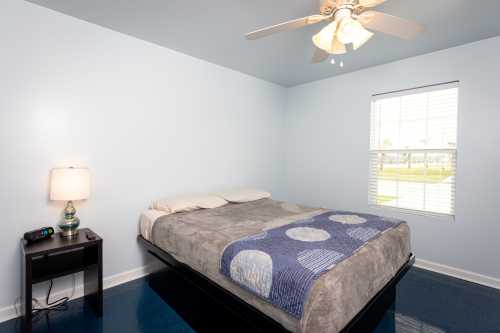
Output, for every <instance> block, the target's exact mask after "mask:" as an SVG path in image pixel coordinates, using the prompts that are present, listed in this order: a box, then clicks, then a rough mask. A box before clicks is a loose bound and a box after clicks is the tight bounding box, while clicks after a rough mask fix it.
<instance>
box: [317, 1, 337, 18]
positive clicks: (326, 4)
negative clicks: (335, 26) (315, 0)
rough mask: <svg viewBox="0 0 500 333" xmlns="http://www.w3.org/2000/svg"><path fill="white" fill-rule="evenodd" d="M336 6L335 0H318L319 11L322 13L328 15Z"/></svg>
mask: <svg viewBox="0 0 500 333" xmlns="http://www.w3.org/2000/svg"><path fill="white" fill-rule="evenodd" d="M335 7H337V0H320V6H319V12H320V13H321V14H322V15H330V14H331V13H333V11H334V10H335Z"/></svg>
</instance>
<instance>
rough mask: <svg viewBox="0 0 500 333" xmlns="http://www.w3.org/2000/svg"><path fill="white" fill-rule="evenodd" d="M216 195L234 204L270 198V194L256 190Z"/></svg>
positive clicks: (233, 191)
mask: <svg viewBox="0 0 500 333" xmlns="http://www.w3.org/2000/svg"><path fill="white" fill-rule="evenodd" d="M218 194H219V196H221V197H222V198H224V199H226V200H227V201H229V202H234V203H241V202H249V201H255V200H259V199H265V198H270V197H271V193H269V192H266V191H262V190H257V189H240V190H231V191H224V192H220V193H218Z"/></svg>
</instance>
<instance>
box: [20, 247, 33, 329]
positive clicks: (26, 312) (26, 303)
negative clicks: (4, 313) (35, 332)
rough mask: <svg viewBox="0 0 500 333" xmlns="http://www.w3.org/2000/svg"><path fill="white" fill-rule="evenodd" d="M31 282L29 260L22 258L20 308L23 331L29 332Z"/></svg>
mask: <svg viewBox="0 0 500 333" xmlns="http://www.w3.org/2000/svg"><path fill="white" fill-rule="evenodd" d="M31 299H32V280H31V260H30V259H29V258H26V257H24V256H23V287H22V297H21V307H22V313H23V320H22V326H23V331H24V332H27V333H30V332H31V319H32V313H31V311H32V301H31Z"/></svg>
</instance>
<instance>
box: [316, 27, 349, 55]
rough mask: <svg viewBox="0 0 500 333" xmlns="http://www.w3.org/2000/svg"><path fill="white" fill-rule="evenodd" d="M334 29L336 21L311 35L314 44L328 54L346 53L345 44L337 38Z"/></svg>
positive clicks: (335, 28)
mask: <svg viewBox="0 0 500 333" xmlns="http://www.w3.org/2000/svg"><path fill="white" fill-rule="evenodd" d="M336 31H337V21H334V22H332V23H330V24H329V25H327V26H326V27H324V28H323V29H322V30H321V31H320V32H318V33H317V34H316V35H314V36H313V38H312V40H313V43H314V45H316V47H317V48H320V49H322V50H323V51H326V52H328V53H330V54H344V53H346V49H345V46H344V45H343V44H342V43H340V42H339V41H338V40H337V37H336Z"/></svg>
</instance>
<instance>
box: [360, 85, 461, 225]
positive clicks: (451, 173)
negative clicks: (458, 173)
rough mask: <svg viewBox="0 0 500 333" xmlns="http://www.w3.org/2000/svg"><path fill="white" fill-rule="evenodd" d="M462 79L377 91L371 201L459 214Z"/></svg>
mask: <svg viewBox="0 0 500 333" xmlns="http://www.w3.org/2000/svg"><path fill="white" fill-rule="evenodd" d="M457 110H458V82H455V83H448V84H442V85H435V86H432V87H426V88H418V89H412V90H405V91H402V92H396V93H389V94H381V95H376V96H373V99H372V108H371V119H370V184H369V195H368V197H369V203H370V204H371V205H376V206H388V207H395V208H400V209H405V210H412V211H419V212H426V213H437V214H447V215H454V212H455V168H456V156H457V119H458V114H457Z"/></svg>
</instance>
